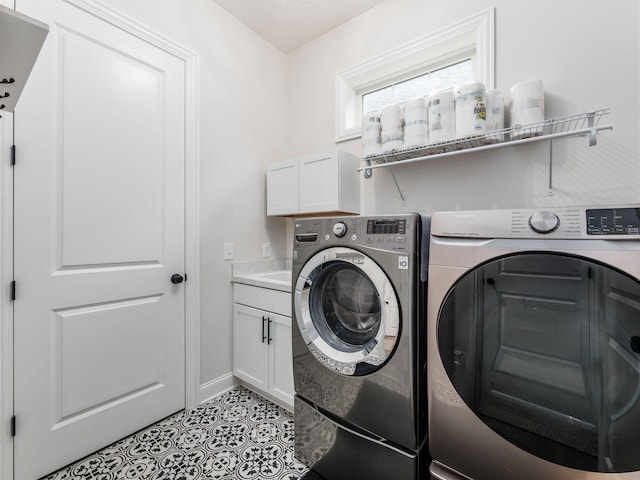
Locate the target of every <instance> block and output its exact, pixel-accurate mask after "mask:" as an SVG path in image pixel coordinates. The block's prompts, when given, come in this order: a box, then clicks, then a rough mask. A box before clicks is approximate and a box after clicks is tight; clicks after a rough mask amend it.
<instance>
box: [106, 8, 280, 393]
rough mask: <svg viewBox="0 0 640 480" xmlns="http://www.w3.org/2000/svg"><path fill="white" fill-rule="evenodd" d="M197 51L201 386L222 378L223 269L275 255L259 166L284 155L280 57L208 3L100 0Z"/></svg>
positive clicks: (226, 346)
mask: <svg viewBox="0 0 640 480" xmlns="http://www.w3.org/2000/svg"><path fill="white" fill-rule="evenodd" d="M105 3H107V4H109V5H110V6H111V7H112V8H114V9H116V10H118V11H120V12H122V13H124V14H126V15H128V16H130V17H131V18H133V19H134V20H137V21H139V22H140V23H142V24H144V25H146V26H147V27H149V28H151V29H153V30H155V31H157V32H159V33H160V34H163V35H165V36H167V37H169V38H170V39H172V40H174V41H176V42H178V43H180V44H182V45H183V46H185V47H187V48H189V49H191V50H192V51H194V52H197V53H198V54H199V55H200V79H199V82H200V105H199V108H200V157H201V162H200V217H201V218H200V228H201V235H200V248H201V267H200V268H201V287H202V288H201V305H200V306H201V346H200V349H201V365H200V377H201V383H202V384H206V383H207V382H210V381H212V380H215V379H217V378H220V377H222V376H224V375H226V374H228V373H229V372H231V369H232V365H231V359H232V350H231V348H232V343H231V331H232V329H231V318H232V310H231V284H230V278H231V263H230V262H228V261H227V262H225V261H224V260H223V259H222V253H223V244H224V243H226V242H233V243H234V244H235V260H236V261H249V260H256V259H260V258H261V256H262V242H264V241H270V242H271V244H272V247H273V248H272V256H273V258H283V257H285V251H284V248H285V243H286V242H285V234H286V228H285V223H284V220H282V219H267V218H266V216H265V211H266V208H265V199H266V193H265V172H266V165H268V164H269V163H272V162H275V161H278V160H281V159H282V158H285V152H286V137H285V133H286V130H285V127H286V111H285V108H284V105H285V103H286V96H285V93H286V83H287V80H286V56H285V55H284V54H283V53H282V52H281V51H279V50H278V49H276V48H275V47H274V46H273V45H271V44H270V43H268V42H266V41H265V40H263V39H262V38H261V37H259V36H258V35H256V34H255V33H254V32H253V31H252V30H250V29H249V28H247V27H246V26H245V25H244V24H242V23H240V22H239V21H238V20H236V19H235V18H234V17H232V16H231V15H229V14H228V13H227V12H226V10H224V9H222V8H221V7H219V6H218V5H217V4H216V3H215V2H213V1H212V0H189V1H188V2H185V1H180V0H137V1H135V2H132V1H131V0H105Z"/></svg>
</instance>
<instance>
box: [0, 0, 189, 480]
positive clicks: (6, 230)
mask: <svg viewBox="0 0 640 480" xmlns="http://www.w3.org/2000/svg"><path fill="white" fill-rule="evenodd" d="M65 1H66V2H67V3H70V4H72V5H75V6H76V7H78V8H81V9H83V10H85V11H87V12H89V13H91V14H92V15H94V16H96V17H98V18H100V19H102V20H104V21H105V22H108V23H110V24H112V25H114V26H116V27H118V28H120V29H122V30H124V31H126V32H128V33H130V34H132V35H134V36H136V37H138V38H140V39H142V40H144V41H146V42H148V43H151V44H153V45H155V46H156V47H158V48H160V49H162V50H164V51H166V52H168V53H170V54H172V55H173V56H175V57H176V58H178V59H180V60H182V61H183V62H184V65H185V112H184V113H185V152H184V153H185V210H186V211H185V267H186V272H185V273H187V274H188V281H187V283H186V284H185V369H186V372H185V388H186V390H185V404H186V408H193V407H195V406H197V405H198V404H199V400H200V399H199V396H200V222H199V218H200V214H199V188H198V185H199V182H198V178H199V165H200V148H199V141H200V122H199V108H198V98H199V82H198V79H199V56H198V54H197V53H195V52H193V51H191V50H189V49H187V48H185V47H183V46H181V45H179V44H177V43H175V42H174V41H172V40H170V39H168V38H167V37H165V36H163V35H161V34H159V33H157V32H154V31H152V30H150V29H149V28H147V27H145V26H144V25H142V24H140V23H138V22H136V21H134V20H132V19H130V18H128V17H126V16H124V15H123V14H122V13H120V12H117V11H116V10H113V9H111V8H109V7H107V6H105V5H103V4H102V3H100V2H98V1H95V0H65ZM0 4H2V5H5V6H9V7H13V0H0ZM12 144H13V115H12V114H9V113H2V119H0V162H1V164H0V174H1V175H2V176H1V178H0V202H1V215H2V217H1V219H0V228H1V232H0V258H1V260H2V265H1V270H2V272H1V277H2V285H1V286H0V288H1V289H2V290H1V293H0V298H1V301H2V305H1V307H0V333H1V337H0V375H1V377H0V415H1V421H0V460H1V461H0V465H1V466H0V477H1V478H13V438H12V437H11V431H10V419H11V416H12V415H13V411H14V405H13V373H14V372H13V305H12V302H11V300H10V298H9V284H10V282H11V281H12V280H13V174H12V171H11V165H10V162H9V159H10V151H11V150H10V149H11V145H12Z"/></svg>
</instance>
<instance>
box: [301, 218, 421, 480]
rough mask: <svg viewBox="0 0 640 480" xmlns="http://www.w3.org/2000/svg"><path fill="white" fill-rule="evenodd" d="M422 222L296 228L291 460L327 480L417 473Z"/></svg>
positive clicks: (323, 222) (311, 222)
mask: <svg viewBox="0 0 640 480" xmlns="http://www.w3.org/2000/svg"><path fill="white" fill-rule="evenodd" d="M423 223H424V224H425V225H426V224H428V221H425V218H421V217H420V216H419V215H417V214H403V215H381V216H375V217H339V218H313V219H299V220H295V221H294V224H295V228H294V245H293V273H292V276H293V287H294V292H293V316H294V320H293V322H292V325H293V329H292V330H293V334H292V335H293V371H294V383H295V392H296V395H295V400H294V417H295V426H296V435H295V456H296V458H297V459H298V460H299V461H301V462H302V463H304V464H306V465H307V466H309V467H310V468H311V469H312V471H313V472H315V473H317V474H320V475H321V476H323V477H325V478H327V479H328V480H343V479H344V480H347V479H348V480H352V479H354V478H366V479H369V480H377V479H380V480H382V479H385V480H386V479H390V478H394V479H395V478H397V479H400V480H405V479H406V480H411V479H416V480H417V479H419V478H420V474H421V473H422V471H423V468H424V474H426V471H427V470H426V468H428V462H426V463H425V464H424V467H423V466H422V464H423V461H424V458H425V456H424V455H423V452H426V451H427V448H426V447H425V446H424V445H425V440H426V404H425V402H424V396H425V395H426V322H424V318H423V315H422V312H423V305H424V304H425V302H426V291H425V285H426V284H425V282H423V281H421V276H420V266H421V265H420V261H421V258H422V257H421V253H420V247H421V237H422V230H423V228H422V225H423Z"/></svg>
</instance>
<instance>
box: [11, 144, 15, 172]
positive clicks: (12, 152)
mask: <svg viewBox="0 0 640 480" xmlns="http://www.w3.org/2000/svg"><path fill="white" fill-rule="evenodd" d="M15 164H16V146H15V145H11V166H12V167H13V166H14V165H15Z"/></svg>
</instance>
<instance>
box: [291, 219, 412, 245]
mask: <svg viewBox="0 0 640 480" xmlns="http://www.w3.org/2000/svg"><path fill="white" fill-rule="evenodd" d="M418 222H419V216H418V215H412V214H399V215H380V216H376V217H356V216H352V217H339V218H309V219H299V220H296V221H295V223H294V228H295V230H294V248H302V247H307V246H308V247H311V246H314V245H318V244H325V243H335V242H340V243H341V244H343V245H362V246H369V247H374V248H380V249H385V250H397V251H399V252H412V251H414V250H416V246H417V239H416V235H417V234H418V231H419V230H417V228H418V225H417V224H418Z"/></svg>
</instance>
